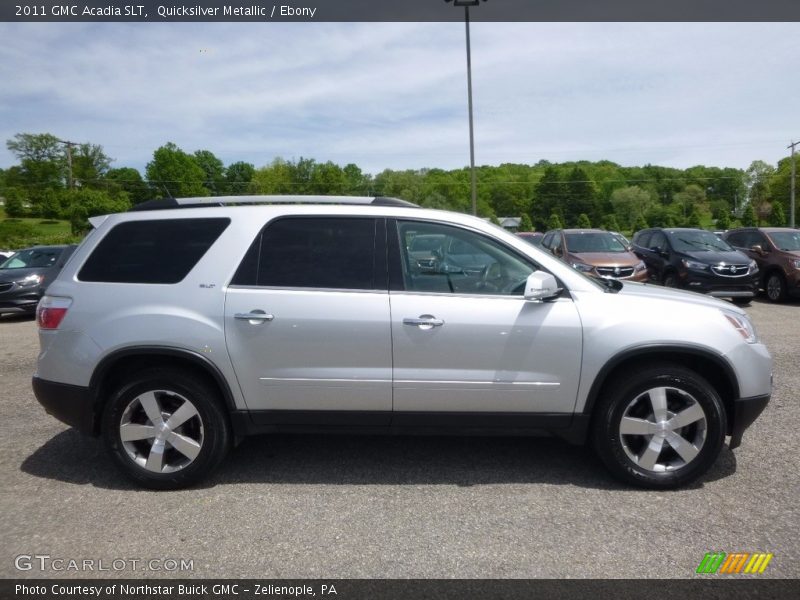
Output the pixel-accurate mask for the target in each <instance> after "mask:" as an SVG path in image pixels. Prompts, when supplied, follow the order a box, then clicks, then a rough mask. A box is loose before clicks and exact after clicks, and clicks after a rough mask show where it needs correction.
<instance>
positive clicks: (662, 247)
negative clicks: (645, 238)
mask: <svg viewBox="0 0 800 600" xmlns="http://www.w3.org/2000/svg"><path fill="white" fill-rule="evenodd" d="M647 247H648V248H650V249H651V250H652V249H653V248H655V249H656V250H658V251H659V252H666V251H667V250H668V249H669V248H668V247H667V236H665V235H664V234H663V233H661V232H660V231H654V232H653V235H652V236H650V243H649V244H648V245H647Z"/></svg>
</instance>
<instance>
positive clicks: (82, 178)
mask: <svg viewBox="0 0 800 600" xmlns="http://www.w3.org/2000/svg"><path fill="white" fill-rule="evenodd" d="M110 166H111V159H110V158H109V157H108V156H106V153H105V152H104V151H103V147H102V146H100V145H97V144H80V145H79V146H77V147H76V148H75V150H74V151H73V152H72V181H73V185H74V186H77V187H93V188H99V187H102V185H103V181H102V180H103V177H104V176H105V175H106V173H107V172H108V169H109V167H110Z"/></svg>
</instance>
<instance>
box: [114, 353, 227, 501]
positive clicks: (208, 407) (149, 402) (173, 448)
mask: <svg viewBox="0 0 800 600" xmlns="http://www.w3.org/2000/svg"><path fill="white" fill-rule="evenodd" d="M151 394H152V398H151ZM153 400H155V404H153ZM145 406H147V407H149V408H150V409H151V410H150V411H148V410H146V409H145ZM154 407H155V410H153V408H154ZM179 411H181V412H180V414H178V413H179ZM159 414H160V416H159V417H157V420H158V419H160V422H158V423H157V424H154V422H153V420H152V419H151V418H150V416H151V415H152V416H154V417H155V416H156V415H159ZM172 415H177V416H176V417H175V419H174V422H175V423H177V425H175V427H174V428H171V427H169V425H170V421H169V418H170V417H171V416H172ZM186 415H191V416H189V417H188V418H187V419H186V420H182V418H183V417H184V416H186ZM122 427H125V428H126V430H127V431H128V432H130V433H128V434H127V435H126V437H132V438H136V439H126V440H125V441H123V440H122V433H121V432H122ZM159 428H160V429H159ZM102 431H103V439H104V441H105V444H106V446H107V448H108V449H109V451H110V452H111V455H112V456H113V458H114V460H115V462H116V463H117V465H118V466H119V467H120V468H121V469H122V471H123V472H124V473H125V474H126V475H127V476H128V477H130V478H131V479H133V480H134V481H135V482H136V483H138V484H139V485H141V486H144V487H147V488H152V489H158V490H173V489H179V488H184V487H188V486H190V485H193V484H195V483H197V482H199V481H200V480H201V479H203V478H205V477H207V476H208V475H209V474H210V473H211V472H212V471H213V470H214V469H216V468H217V467H218V466H219V465H220V464H221V463H222V461H223V459H224V458H225V455H226V454H227V452H228V449H229V447H230V445H231V433H230V426H229V424H228V418H227V414H226V412H225V409H224V408H223V402H222V399H221V398H220V397H219V393H218V392H217V391H216V390H215V389H213V387H212V386H211V385H210V384H208V383H206V381H205V380H204V379H203V378H198V377H197V376H196V375H192V374H190V373H187V372H185V371H181V370H178V369H166V368H153V369H147V370H145V371H142V372H141V373H137V374H136V375H135V376H134V377H132V378H131V379H130V380H129V381H126V382H124V383H123V384H122V385H121V386H120V387H119V388H118V389H117V390H116V391H115V392H114V393H113V394H112V395H111V397H110V398H109V400H108V403H107V404H106V406H105V410H104V411H103V421H102ZM145 432H146V433H145ZM156 432H159V433H158V434H157V437H156ZM151 434H153V435H151ZM172 442H174V443H175V444H176V445H173V444H172ZM157 446H158V448H160V450H159V451H157V452H156V453H155V454H153V460H152V462H151V460H150V454H152V451H153V448H156V447H157ZM179 447H182V448H183V450H181V451H179V450H178V448H179ZM159 455H160V456H159ZM191 455H194V456H191ZM148 467H149V468H148Z"/></svg>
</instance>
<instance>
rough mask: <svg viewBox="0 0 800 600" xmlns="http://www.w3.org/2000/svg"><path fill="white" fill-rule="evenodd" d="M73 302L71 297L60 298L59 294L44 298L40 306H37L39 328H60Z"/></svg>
mask: <svg viewBox="0 0 800 600" xmlns="http://www.w3.org/2000/svg"><path fill="white" fill-rule="evenodd" d="M71 304H72V300H71V299H70V298H59V297H58V296H45V297H44V298H42V299H41V300H40V301H39V306H37V307H36V322H37V323H38V324H39V329H58V326H59V325H61V321H63V320H64V317H65V316H66V315H67V310H68V309H69V307H70V305H71Z"/></svg>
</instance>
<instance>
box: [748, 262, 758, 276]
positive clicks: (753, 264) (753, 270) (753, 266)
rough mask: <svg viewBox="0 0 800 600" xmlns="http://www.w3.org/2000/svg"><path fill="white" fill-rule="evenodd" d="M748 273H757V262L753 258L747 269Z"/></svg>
mask: <svg viewBox="0 0 800 600" xmlns="http://www.w3.org/2000/svg"><path fill="white" fill-rule="evenodd" d="M749 273H750V275H752V274H753V273H758V264H757V263H756V261H754V260H751V261H750V271H749Z"/></svg>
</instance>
